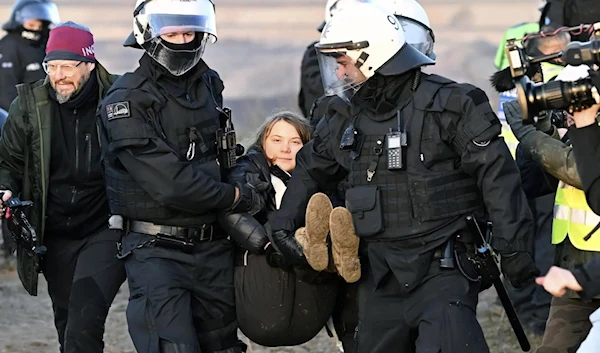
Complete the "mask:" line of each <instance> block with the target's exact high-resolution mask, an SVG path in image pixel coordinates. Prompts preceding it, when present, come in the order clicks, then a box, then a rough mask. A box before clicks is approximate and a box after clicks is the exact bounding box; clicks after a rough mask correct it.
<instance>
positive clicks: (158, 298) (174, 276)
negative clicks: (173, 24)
mask: <svg viewBox="0 0 600 353" xmlns="http://www.w3.org/2000/svg"><path fill="white" fill-rule="evenodd" d="M222 91H223V83H222V82H221V80H220V78H219V76H218V75H217V73H216V72H214V71H212V70H210V69H209V68H208V66H207V65H206V64H205V63H204V61H200V62H199V63H198V64H197V65H196V67H194V68H192V69H191V70H190V71H189V72H188V73H186V74H185V75H183V76H180V77H174V76H172V75H170V74H169V73H168V72H167V71H166V70H165V69H164V68H163V67H162V66H160V65H159V64H158V63H156V61H154V60H153V59H152V58H151V57H149V56H148V55H147V54H144V56H143V57H142V58H141V60H140V67H139V68H138V69H137V70H136V71H135V72H133V73H129V74H126V75H124V76H123V77H122V78H121V79H120V80H119V81H117V82H116V83H115V85H114V86H113V87H112V90H111V92H109V94H108V96H107V98H106V99H105V100H104V101H103V104H102V106H101V108H100V111H99V114H100V126H101V135H102V145H103V146H102V147H103V152H104V154H105V160H104V165H105V175H106V187H107V192H108V198H109V205H110V209H111V212H112V213H113V214H120V215H123V216H124V217H125V219H126V224H127V226H126V227H127V228H128V231H127V235H126V236H125V238H124V240H123V253H124V254H126V255H128V256H127V257H126V258H125V267H126V271H127V277H128V282H129V288H130V291H131V297H130V301H129V306H128V308H127V319H128V324H129V331H130V334H131V337H132V339H133V342H134V344H135V347H136V349H137V351H138V352H140V353H158V352H186V353H188V352H203V353H205V352H230V353H233V352H241V351H242V350H243V344H242V343H241V342H240V341H239V340H238V339H237V322H236V319H235V303H234V288H233V265H234V258H233V246H232V244H231V243H230V241H229V240H228V239H226V234H224V232H223V231H221V230H220V229H219V228H218V226H217V225H216V214H215V213H216V211H220V210H225V209H227V208H229V207H231V206H232V204H233V202H234V198H235V189H234V186H232V185H229V184H225V183H221V182H220V180H221V176H220V168H219V165H218V164H217V160H216V159H217V151H216V146H215V131H216V130H217V129H218V128H219V126H220V113H219V110H218V109H220V106H221V104H222V95H221V92H222ZM156 234H160V236H159V237H157V236H155V235H156ZM161 239H162V240H161ZM182 240H186V241H187V242H188V243H191V244H192V245H190V247H187V248H185V247H184V246H183V245H182ZM175 243H176V244H177V245H173V244H175ZM169 244H171V247H169ZM130 251H131V253H129V252H130Z"/></svg>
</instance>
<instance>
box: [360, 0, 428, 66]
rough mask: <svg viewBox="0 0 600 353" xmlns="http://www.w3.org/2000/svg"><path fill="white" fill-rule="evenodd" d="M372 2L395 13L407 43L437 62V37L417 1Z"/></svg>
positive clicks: (374, 0)
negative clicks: (435, 48)
mask: <svg viewBox="0 0 600 353" xmlns="http://www.w3.org/2000/svg"><path fill="white" fill-rule="evenodd" d="M370 1H371V2H373V3H374V4H376V5H378V6H381V7H383V8H385V9H387V10H388V11H390V12H393V13H394V15H396V17H398V19H400V23H402V27H403V28H404V34H405V36H406V42H407V43H408V44H410V45H412V46H413V47H415V48H417V50H419V51H420V52H421V53H423V54H425V55H427V56H429V57H430V58H432V59H434V60H435V54H434V53H433V43H434V42H435V37H434V35H433V31H432V30H431V25H430V24H429V17H427V13H426V12H425V9H424V8H423V6H421V5H420V4H419V3H418V2H416V1H415V0H370Z"/></svg>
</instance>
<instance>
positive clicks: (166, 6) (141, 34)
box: [123, 0, 217, 76]
mask: <svg viewBox="0 0 600 353" xmlns="http://www.w3.org/2000/svg"><path fill="white" fill-rule="evenodd" d="M184 32H194V33H195V36H194V39H193V40H192V41H191V42H189V43H183V44H175V43H171V42H169V41H168V40H166V39H165V35H168V34H171V33H184ZM209 40H210V41H211V43H214V42H216V41H217V28H216V21H215V7H214V5H213V3H212V1H211V0H197V1H189V0H138V1H137V3H136V7H135V10H134V13H133V33H132V34H131V35H130V36H129V38H127V40H126V41H125V43H123V45H124V46H131V47H138V48H142V49H144V50H145V51H146V53H147V54H148V55H149V56H150V57H152V58H153V59H154V60H155V61H156V62H158V63H159V64H160V65H161V66H162V67H164V68H165V69H166V70H167V71H169V72H170V73H171V74H172V75H174V76H181V75H183V74H185V73H186V72H188V71H189V70H190V69H191V68H193V67H194V66H196V64H198V62H199V61H200V59H201V58H202V55H203V53H204V48H205V47H206V43H207V42H208V41H209Z"/></svg>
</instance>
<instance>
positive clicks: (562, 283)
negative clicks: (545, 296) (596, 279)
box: [535, 266, 583, 297]
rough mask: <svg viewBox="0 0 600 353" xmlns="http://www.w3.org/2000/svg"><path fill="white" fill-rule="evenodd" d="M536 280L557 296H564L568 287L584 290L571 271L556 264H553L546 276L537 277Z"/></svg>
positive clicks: (578, 290)
mask: <svg viewBox="0 0 600 353" xmlns="http://www.w3.org/2000/svg"><path fill="white" fill-rule="evenodd" d="M535 282H536V283H537V284H539V285H540V286H543V287H544V289H545V290H546V291H547V292H548V293H550V294H552V295H553V296H555V297H562V296H563V295H565V293H566V292H567V289H571V290H574V291H577V292H580V291H582V290H583V288H581V285H580V284H579V282H577V279H575V276H573V273H571V271H569V270H565V269H562V268H560V267H556V266H552V267H551V268H550V270H549V271H548V273H547V274H546V276H543V277H538V278H536V280H535Z"/></svg>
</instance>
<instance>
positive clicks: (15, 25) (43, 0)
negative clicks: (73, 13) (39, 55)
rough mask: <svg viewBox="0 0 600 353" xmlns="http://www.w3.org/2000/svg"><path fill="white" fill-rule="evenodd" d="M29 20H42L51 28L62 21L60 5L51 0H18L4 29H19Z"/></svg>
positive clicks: (8, 30)
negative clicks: (59, 12) (59, 13)
mask: <svg viewBox="0 0 600 353" xmlns="http://www.w3.org/2000/svg"><path fill="white" fill-rule="evenodd" d="M29 20H39V21H42V22H43V23H44V24H45V26H46V27H47V28H49V27H51V26H52V25H53V24H56V23H59V22H60V17H59V15H58V7H57V6H56V4H55V3H54V2H52V1H50V0H18V1H17V2H16V3H15V4H14V5H13V8H12V11H11V14H10V19H9V20H8V22H6V23H5V24H4V25H3V26H2V29H3V30H5V31H7V32H10V31H17V30H19V29H21V28H22V27H23V25H24V24H25V22H27V21H29Z"/></svg>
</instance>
